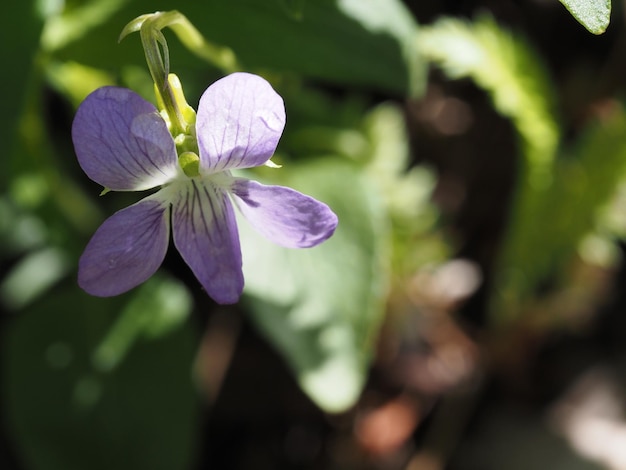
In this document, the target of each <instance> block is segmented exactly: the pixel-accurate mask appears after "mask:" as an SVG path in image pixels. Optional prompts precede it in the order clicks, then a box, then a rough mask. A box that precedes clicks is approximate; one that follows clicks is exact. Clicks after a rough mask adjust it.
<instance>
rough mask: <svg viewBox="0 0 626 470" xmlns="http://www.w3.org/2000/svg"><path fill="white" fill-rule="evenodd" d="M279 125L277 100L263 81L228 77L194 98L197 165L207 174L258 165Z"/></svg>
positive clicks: (272, 147)
mask: <svg viewBox="0 0 626 470" xmlns="http://www.w3.org/2000/svg"><path fill="white" fill-rule="evenodd" d="M284 127H285V105H284V103H283V99H282V98H281V97H280V95H278V94H277V93H276V92H275V91H274V89H273V88H272V86H271V85H270V84H269V83H268V82H267V81H266V80H264V79H263V78H261V77H259V76H257V75H252V74H249V73H243V72H240V73H233V74H231V75H228V76H226V77H224V78H222V79H220V80H218V81H216V82H215V83H213V84H212V85H211V86H209V88H207V89H206V91H205V92H204V94H203V95H202V97H201V98H200V104H199V105H198V115H197V120H196V134H197V136H198V145H199V147H200V162H201V163H200V164H201V167H202V168H203V169H205V170H207V171H209V172H216V171H221V170H226V169H233V168H251V167H255V166H259V165H262V164H263V163H265V162H266V161H267V160H269V158H270V157H271V156H272V155H273V154H274V151H275V150H276V146H277V145H278V141H279V139H280V136H281V134H282V132H283V129H284Z"/></svg>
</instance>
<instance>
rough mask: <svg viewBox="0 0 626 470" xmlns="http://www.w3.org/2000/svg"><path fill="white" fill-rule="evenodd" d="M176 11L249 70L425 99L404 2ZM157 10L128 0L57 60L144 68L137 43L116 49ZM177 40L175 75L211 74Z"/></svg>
mask: <svg viewBox="0 0 626 470" xmlns="http://www.w3.org/2000/svg"><path fill="white" fill-rule="evenodd" d="M294 8H295V10H294ZM176 9H177V10H179V11H180V12H181V13H182V14H184V15H185V16H186V17H187V18H189V19H190V20H191V21H192V23H193V24H194V25H195V26H196V28H197V29H198V30H199V31H200V32H201V33H202V34H203V35H204V36H205V38H206V39H207V40H208V41H209V42H210V43H212V44H214V45H222V46H226V47H230V48H232V49H233V50H234V51H235V53H236V55H237V58H238V60H239V61H240V62H241V63H243V64H244V65H245V66H246V68H247V69H249V70H267V69H272V70H275V71H283V72H294V73H298V74H301V75H303V76H304V77H309V78H316V79H322V80H327V81H333V82H337V83H342V84H351V85H358V86H363V87H373V88H378V89H381V90H386V91H390V92H393V93H397V94H403V95H404V94H407V93H412V94H417V93H419V91H420V90H421V89H422V87H423V84H424V80H425V76H424V67H423V64H422V61H421V60H420V57H419V53H418V51H417V50H416V47H415V41H414V39H415V34H416V32H417V24H416V23H415V21H414V19H413V18H412V16H411V14H410V12H409V10H408V9H407V8H406V7H405V6H404V5H403V4H402V2H401V1H399V0H358V1H355V0H317V1H315V2H306V3H305V4H304V5H301V4H298V3H296V4H293V2H288V3H286V2H285V1H284V0H268V1H265V2H259V1H257V0H232V1H229V2H222V1H213V2H196V1H191V0H181V1H179V2H178V3H177V4H176ZM152 11H154V4H153V3H152V2H149V1H148V0H127V2H126V4H125V5H124V7H123V8H121V9H120V10H119V11H116V12H113V14H112V16H111V18H110V19H109V21H107V22H104V23H99V24H93V25H91V27H90V29H89V30H88V31H86V32H85V35H84V36H80V38H81V40H80V41H73V42H68V43H67V46H66V47H63V48H62V49H61V50H57V51H56V52H55V54H56V55H58V57H59V58H61V59H67V60H73V61H77V62H80V63H83V64H85V65H88V66H92V67H96V68H104V69H119V68H120V67H121V66H123V65H129V64H138V63H142V62H143V61H144V59H143V54H142V52H141V48H140V45H139V41H138V40H136V44H134V45H130V44H131V43H130V41H129V42H128V43H127V42H126V41H124V43H122V45H118V44H117V37H118V35H119V34H120V32H121V30H122V28H123V27H124V25H126V23H128V21H130V20H132V19H133V18H134V17H136V16H137V15H139V14H142V13H150V12H152ZM294 11H295V12H296V13H297V14H295V15H294V13H293V12H294ZM70 14H74V13H72V11H71V10H70V11H68V12H67V13H66V15H70ZM67 34H68V35H69V34H70V33H67ZM166 35H167V33H166ZM173 36H174V35H173V34H172V35H170V36H167V38H168V44H169V47H170V52H171V57H172V60H171V63H172V71H173V72H175V73H179V72H181V69H185V68H186V69H193V70H195V71H199V70H205V69H206V64H205V63H203V62H202V61H200V60H199V59H198V58H197V57H195V56H193V55H191V54H190V53H189V52H188V51H184V50H183V48H182V47H181V45H180V44H179V42H178V40H176V39H175V38H174V37H173ZM170 39H171V40H170ZM181 77H182V78H184V74H183V73H181Z"/></svg>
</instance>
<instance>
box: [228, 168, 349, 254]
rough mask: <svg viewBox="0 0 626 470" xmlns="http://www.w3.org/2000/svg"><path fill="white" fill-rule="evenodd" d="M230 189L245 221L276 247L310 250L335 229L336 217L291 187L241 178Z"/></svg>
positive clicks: (316, 201)
mask: <svg viewBox="0 0 626 470" xmlns="http://www.w3.org/2000/svg"><path fill="white" fill-rule="evenodd" d="M231 189H232V192H233V194H234V195H235V196H236V198H237V199H238V200H239V201H238V202H239V203H238V206H239V209H240V210H241V212H242V213H243V215H244V217H245V218H246V219H247V220H248V222H250V224H252V226H253V227H254V228H255V229H256V230H257V231H258V232H259V233H261V234H262V235H263V236H265V237H266V238H268V239H269V240H270V241H272V242H274V243H276V244H278V245H282V246H285V247H287V248H309V247H312V246H315V245H318V244H320V243H322V242H323V241H324V240H326V239H328V238H329V237H330V236H331V235H332V234H333V233H334V232H335V228H336V227H337V216H336V215H335V213H334V212H333V211H332V210H330V208H329V207H328V206H327V205H326V204H324V203H322V202H319V201H318V200H316V199H313V198H312V197H310V196H306V195H304V194H302V193H299V192H298V191H295V190H293V189H291V188H286V187H284V186H265V185H262V184H260V183H257V182H256V181H251V180H247V179H243V178H240V179H236V180H235V181H234V183H233V185H232V187H231Z"/></svg>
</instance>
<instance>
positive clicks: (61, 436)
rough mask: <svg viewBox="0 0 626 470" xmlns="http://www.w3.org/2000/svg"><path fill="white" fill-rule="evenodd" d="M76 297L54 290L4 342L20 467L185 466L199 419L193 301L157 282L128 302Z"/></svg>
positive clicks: (171, 284)
mask: <svg viewBox="0 0 626 470" xmlns="http://www.w3.org/2000/svg"><path fill="white" fill-rule="evenodd" d="M155 294H156V295H155ZM78 297H79V299H77V292H76V288H75V286H74V285H72V284H69V285H67V286H65V287H62V288H59V289H57V290H56V291H55V292H54V293H53V294H49V295H47V296H46V298H45V299H41V300H40V301H38V302H36V303H35V304H33V305H32V306H30V307H28V308H26V309H25V310H24V311H22V312H21V314H20V316H19V318H17V319H16V320H15V321H14V322H13V324H12V325H11V327H10V328H9V329H8V330H7V331H6V332H5V334H4V335H3V338H2V339H3V341H2V345H3V351H2V352H3V354H2V358H3V367H2V371H3V377H2V383H3V385H4V394H3V395H4V397H5V398H4V411H5V412H6V413H7V415H8V418H9V422H10V423H11V427H12V430H13V433H14V436H15V444H16V445H17V446H18V449H19V450H20V455H21V459H22V460H23V461H24V464H25V465H27V468H29V469H31V470H57V469H58V470H61V469H64V470H67V469H74V468H75V469H79V468H91V469H111V468H119V469H136V468H151V469H163V470H172V469H181V470H182V469H186V468H189V466H190V464H191V463H192V460H193V455H194V450H195V449H194V448H195V440H194V438H193V435H194V433H195V432H196V425H197V422H198V421H197V413H198V403H197V397H196V394H195V390H194V386H193V383H192V378H191V364H192V360H193V357H194V355H195V352H196V347H197V341H196V336H197V335H196V334H194V333H193V331H192V329H191V325H189V324H188V323H187V322H185V319H186V318H187V314H188V313H189V310H190V302H189V294H188V293H187V292H186V290H185V288H184V287H183V286H181V285H180V284H179V283H177V282H175V281H173V280H169V279H158V278H155V279H153V280H151V281H149V282H148V283H146V284H145V285H144V286H142V287H141V288H140V289H138V290H137V291H136V292H134V293H133V294H130V295H129V296H126V297H125V298H124V299H122V298H118V299H106V300H105V299H97V298H93V297H89V296H87V295H80V294H78ZM165 298H167V301H165V302H164V301H163V300H166V299H165ZM128 299H129V301H128V302H127V303H126V302H125V300H128ZM77 300H79V301H78V302H77ZM116 317H117V318H116ZM133 337H136V338H137V339H138V341H135V342H134V344H133V346H132V348H131V347H130V343H129V341H130V340H131V339H132V338H133ZM120 355H124V356H125V357H124V360H123V361H121V360H120V359H121V356H120Z"/></svg>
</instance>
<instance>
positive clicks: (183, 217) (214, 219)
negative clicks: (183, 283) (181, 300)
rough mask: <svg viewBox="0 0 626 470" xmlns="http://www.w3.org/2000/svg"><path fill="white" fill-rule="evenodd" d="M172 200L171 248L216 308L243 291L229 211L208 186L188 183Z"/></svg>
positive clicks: (224, 200) (220, 193)
mask: <svg viewBox="0 0 626 470" xmlns="http://www.w3.org/2000/svg"><path fill="white" fill-rule="evenodd" d="M190 183H191V184H186V185H181V187H180V189H179V192H178V195H177V196H176V197H174V198H173V202H172V204H173V206H172V211H173V212H172V231H173V235H174V244H175V245H176V248H178V251H179V252H180V254H181V256H182V257H183V259H184V260H185V262H186V263H187V264H188V265H189V267H190V268H191V270H192V271H193V273H194V274H195V276H196V277H197V278H198V280H199V281H200V283H201V284H202V286H203V287H204V288H205V290H206V291H207V293H208V294H209V296H211V297H212V298H213V299H214V300H215V301H216V302H218V303H220V304H232V303H235V302H237V301H238V300H239V296H240V295H241V291H242V290H243V272H242V270H241V247H240V244H239V233H238V231H237V224H236V221H235V214H234V212H233V207H232V204H231V203H230V201H229V200H228V198H227V196H226V194H224V193H223V191H222V190H221V189H218V188H216V187H215V186H213V185H212V184H211V183H207V184H203V183H202V182H201V181H199V180H190Z"/></svg>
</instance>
